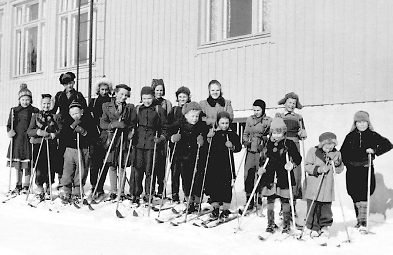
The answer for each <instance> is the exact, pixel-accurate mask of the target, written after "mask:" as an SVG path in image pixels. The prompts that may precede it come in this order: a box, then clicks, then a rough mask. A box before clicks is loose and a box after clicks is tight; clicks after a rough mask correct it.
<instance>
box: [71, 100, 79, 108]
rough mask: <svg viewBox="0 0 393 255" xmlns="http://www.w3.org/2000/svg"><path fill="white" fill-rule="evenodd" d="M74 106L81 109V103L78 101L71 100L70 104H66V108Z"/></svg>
mask: <svg viewBox="0 0 393 255" xmlns="http://www.w3.org/2000/svg"><path fill="white" fill-rule="evenodd" d="M74 107H78V108H79V109H82V105H81V104H80V103H79V102H78V101H75V100H74V101H72V102H71V104H70V106H68V109H71V108H74Z"/></svg>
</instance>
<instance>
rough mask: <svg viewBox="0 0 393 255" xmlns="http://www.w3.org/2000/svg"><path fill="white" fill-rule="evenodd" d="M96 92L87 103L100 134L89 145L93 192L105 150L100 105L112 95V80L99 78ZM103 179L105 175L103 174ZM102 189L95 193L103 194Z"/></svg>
mask: <svg viewBox="0 0 393 255" xmlns="http://www.w3.org/2000/svg"><path fill="white" fill-rule="evenodd" d="M95 89H96V94H97V98H92V99H91V101H90V103H89V111H90V113H91V116H92V117H93V120H94V124H95V126H96V129H97V131H98V133H99V134H100V135H102V136H101V138H102V140H101V139H99V140H97V142H96V143H93V144H92V145H91V146H90V160H91V162H90V184H91V191H92V192H93V191H94V189H95V186H96V185H97V177H98V172H99V171H100V169H101V166H102V164H103V161H104V158H105V154H106V151H105V149H104V146H103V143H105V142H106V137H105V134H104V133H102V129H101V128H100V118H101V116H102V105H103V104H104V103H107V102H110V101H111V95H112V91H113V89H112V82H111V81H110V80H109V79H108V78H105V77H103V78H101V79H98V80H97V81H96V88H95ZM103 177H104V179H105V176H103ZM101 178H102V177H101ZM103 193H104V190H103V189H102V187H101V188H100V189H97V194H98V195H99V194H103Z"/></svg>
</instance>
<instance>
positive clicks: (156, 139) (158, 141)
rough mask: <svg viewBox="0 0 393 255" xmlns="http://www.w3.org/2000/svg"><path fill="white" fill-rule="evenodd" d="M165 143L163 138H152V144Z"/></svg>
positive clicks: (161, 136)
mask: <svg viewBox="0 0 393 255" xmlns="http://www.w3.org/2000/svg"><path fill="white" fill-rule="evenodd" d="M164 141H165V136H163V135H160V137H154V143H161V142H164Z"/></svg>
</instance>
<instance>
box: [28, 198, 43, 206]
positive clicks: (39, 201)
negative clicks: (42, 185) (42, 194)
mask: <svg viewBox="0 0 393 255" xmlns="http://www.w3.org/2000/svg"><path fill="white" fill-rule="evenodd" d="M42 202H44V200H40V199H35V200H33V201H31V202H29V203H27V205H28V206H30V207H33V208H37V206H38V205H39V204H41V203H42Z"/></svg>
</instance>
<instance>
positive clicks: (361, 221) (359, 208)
mask: <svg viewBox="0 0 393 255" xmlns="http://www.w3.org/2000/svg"><path fill="white" fill-rule="evenodd" d="M391 149H392V144H391V142H390V141H389V140H388V139H386V138H385V137H383V136H381V135H380V134H378V133H377V132H375V131H374V128H373V126H372V125H371V122H370V116H369V114H368V113H367V112H365V111H359V112H357V113H355V116H354V121H353V125H352V128H351V131H350V132H349V134H348V135H347V136H346V137H345V140H344V142H343V145H342V146H341V149H340V151H341V155H342V159H343V162H344V164H345V166H346V168H347V173H346V183H347V191H348V194H349V195H350V196H351V198H352V201H353V204H354V208H355V213H356V218H357V224H356V226H355V227H356V228H359V227H367V226H366V224H367V222H366V221H367V187H368V185H367V183H368V167H369V162H368V154H371V156H372V160H374V159H375V156H380V155H382V154H384V153H386V152H388V151H390V150H391ZM374 190H375V175H374V165H373V163H372V162H371V187H370V192H371V195H372V194H373V193H374Z"/></svg>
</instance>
